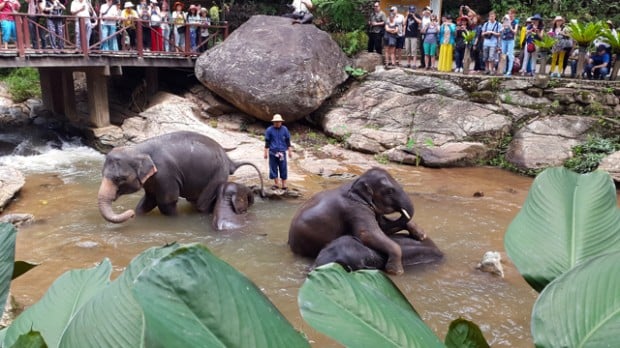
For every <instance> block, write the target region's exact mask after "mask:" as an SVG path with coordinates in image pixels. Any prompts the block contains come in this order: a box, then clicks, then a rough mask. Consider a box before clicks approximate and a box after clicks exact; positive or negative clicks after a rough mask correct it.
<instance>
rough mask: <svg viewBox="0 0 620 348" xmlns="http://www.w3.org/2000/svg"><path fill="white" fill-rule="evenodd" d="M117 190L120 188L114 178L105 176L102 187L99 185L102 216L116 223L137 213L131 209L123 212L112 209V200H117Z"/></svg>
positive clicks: (98, 200)
mask: <svg viewBox="0 0 620 348" xmlns="http://www.w3.org/2000/svg"><path fill="white" fill-rule="evenodd" d="M117 191H118V188H117V187H116V185H115V184H114V183H113V182H112V180H110V179H108V178H105V177H104V178H103V179H102V180H101V187H99V194H98V196H97V204H98V205H99V212H100V213H101V216H103V218H104V219H106V220H107V221H109V222H113V223H116V224H118V223H122V222H125V221H127V220H129V219H131V218H133V217H134V216H135V215H136V214H135V212H134V211H133V210H131V209H129V210H127V211H125V212H124V213H121V214H116V213H114V211H113V210H112V202H113V201H115V200H116V193H117Z"/></svg>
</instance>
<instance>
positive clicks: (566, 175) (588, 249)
mask: <svg viewBox="0 0 620 348" xmlns="http://www.w3.org/2000/svg"><path fill="white" fill-rule="evenodd" d="M504 246H505V248H506V253H507V254H508V256H509V257H510V259H511V260H512V261H513V262H514V264H515V266H516V267H517V269H518V270H519V272H520V273H521V275H522V276H523V277H524V278H525V280H526V281H527V282H528V283H529V284H530V285H531V286H532V287H533V288H534V289H535V290H536V291H539V292H540V291H541V290H542V289H543V288H544V287H545V286H547V284H549V283H550V282H552V281H553V280H554V279H556V278H557V277H559V276H560V275H562V274H563V273H565V272H567V271H568V270H570V269H571V268H573V267H574V266H575V265H577V264H579V263H581V262H584V261H585V260H587V259H588V258H591V257H594V256H598V255H600V254H602V253H606V252H612V251H620V209H618V207H617V206H616V188H615V186H614V184H613V181H612V180H611V177H610V176H609V174H607V173H606V172H603V171H596V172H593V173H590V174H588V175H581V174H577V173H574V172H571V171H570V170H568V169H566V168H561V167H560V168H549V169H546V170H545V171H544V172H542V173H541V174H540V175H538V176H537V177H536V179H535V180H534V182H533V183H532V187H531V188H530V191H529V194H528V196H527V199H526V200H525V203H524V204H523V207H522V208H521V211H519V213H518V214H517V216H516V217H515V218H514V220H513V221H512V223H511V224H510V226H509V227H508V230H507V231H506V235H505V237H504ZM590 286H594V285H592V284H591V285H590Z"/></svg>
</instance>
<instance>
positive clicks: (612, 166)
mask: <svg viewBox="0 0 620 348" xmlns="http://www.w3.org/2000/svg"><path fill="white" fill-rule="evenodd" d="M598 169H602V170H605V171H607V172H608V173H609V175H611V177H612V178H613V179H614V181H616V182H620V151H616V152H614V153H612V154H611V155H609V156H607V157H605V158H603V160H602V161H601V164H600V165H599V166H598Z"/></svg>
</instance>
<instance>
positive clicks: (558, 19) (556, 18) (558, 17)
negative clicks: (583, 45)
mask: <svg viewBox="0 0 620 348" xmlns="http://www.w3.org/2000/svg"><path fill="white" fill-rule="evenodd" d="M553 21H554V22H556V21H562V22H564V18H563V17H562V16H555V18H554V19H553Z"/></svg>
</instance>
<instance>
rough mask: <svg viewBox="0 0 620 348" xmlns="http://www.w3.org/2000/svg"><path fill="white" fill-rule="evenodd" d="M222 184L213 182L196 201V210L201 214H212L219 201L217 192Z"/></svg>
mask: <svg viewBox="0 0 620 348" xmlns="http://www.w3.org/2000/svg"><path fill="white" fill-rule="evenodd" d="M220 184H221V183H218V182H215V181H211V182H210V183H209V184H208V185H207V186H206V187H205V188H204V189H202V192H200V196H199V197H198V201H196V210H198V211H199V212H201V213H210V212H212V211H213V209H214V208H215V201H216V200H217V191H218V188H219V186H220Z"/></svg>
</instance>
